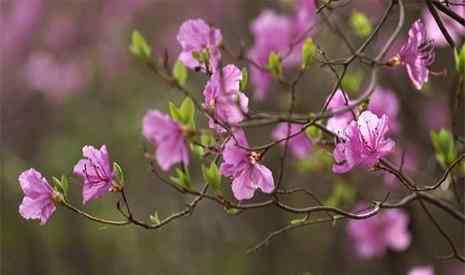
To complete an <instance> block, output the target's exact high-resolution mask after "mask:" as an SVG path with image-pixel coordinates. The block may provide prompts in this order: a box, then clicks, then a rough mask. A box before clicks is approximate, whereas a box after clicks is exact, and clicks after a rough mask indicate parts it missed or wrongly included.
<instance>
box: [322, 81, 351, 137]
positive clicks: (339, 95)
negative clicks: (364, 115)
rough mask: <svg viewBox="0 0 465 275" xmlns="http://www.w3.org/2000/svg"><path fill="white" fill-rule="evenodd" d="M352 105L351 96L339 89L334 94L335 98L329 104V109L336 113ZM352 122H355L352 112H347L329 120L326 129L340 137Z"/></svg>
mask: <svg viewBox="0 0 465 275" xmlns="http://www.w3.org/2000/svg"><path fill="white" fill-rule="evenodd" d="M326 100H327V102H328V100H330V98H329V97H328V99H326ZM350 103H351V102H350V99H349V95H348V94H347V93H346V92H344V91H342V90H340V89H339V90H337V91H336V92H335V93H334V95H333V97H332V98H331V100H330V101H329V102H328V109H329V110H330V111H332V112H335V111H338V110H340V109H342V108H344V107H346V106H347V105H349V104H350ZM352 120H354V116H353V114H352V112H351V111H346V112H344V113H341V114H337V115H334V116H333V117H331V118H330V119H328V122H327V123H326V128H327V129H328V130H330V131H331V132H333V133H336V134H338V135H340V134H341V133H342V132H343V131H344V129H345V128H346V127H347V126H348V125H349V123H350V122H351V121H352Z"/></svg>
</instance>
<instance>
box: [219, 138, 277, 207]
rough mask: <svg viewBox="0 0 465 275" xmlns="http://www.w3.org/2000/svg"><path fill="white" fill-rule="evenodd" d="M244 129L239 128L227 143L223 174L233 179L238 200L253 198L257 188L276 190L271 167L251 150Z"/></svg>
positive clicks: (233, 187) (221, 167)
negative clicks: (261, 161)
mask: <svg viewBox="0 0 465 275" xmlns="http://www.w3.org/2000/svg"><path fill="white" fill-rule="evenodd" d="M248 146H249V145H248V143H247V139H246V137H245V134H244V131H243V130H242V129H238V130H236V131H235V132H234V136H232V137H231V138H230V139H229V140H228V141H227V142H226V144H225V146H224V149H223V163H222V164H221V166H220V171H221V174H223V175H224V176H226V177H230V178H232V179H233V182H232V191H233V194H234V197H235V198H236V199H237V200H245V199H251V198H252V197H253V196H254V194H255V190H257V189H260V190H261V191H262V192H264V193H271V192H273V190H274V179H273V174H272V172H271V170H270V169H268V168H267V167H266V166H264V165H262V164H260V163H259V161H260V157H261V156H260V154H258V153H256V152H249V151H248V150H246V149H244V147H248Z"/></svg>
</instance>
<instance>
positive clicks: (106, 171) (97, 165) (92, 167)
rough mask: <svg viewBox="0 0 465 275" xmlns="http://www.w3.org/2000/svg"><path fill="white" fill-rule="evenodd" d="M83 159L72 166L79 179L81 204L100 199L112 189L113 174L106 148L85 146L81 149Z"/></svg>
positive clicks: (103, 146)
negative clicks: (81, 182)
mask: <svg viewBox="0 0 465 275" xmlns="http://www.w3.org/2000/svg"><path fill="white" fill-rule="evenodd" d="M82 155H83V156H84V158H83V159H81V160H79V162H78V163H77V164H76V165H75V166H74V169H73V172H74V174H75V175H77V176H79V177H81V179H82V181H83V184H82V203H83V204H86V203H87V202H88V201H90V200H93V199H97V198H100V197H102V196H103V195H104V194H105V193H107V192H109V191H110V189H111V188H112V184H113V178H114V176H115V173H114V172H113V169H112V166H111V162H110V155H109V154H108V150H107V147H106V146H105V145H102V147H100V149H97V148H95V147H93V146H90V145H86V146H84V147H82Z"/></svg>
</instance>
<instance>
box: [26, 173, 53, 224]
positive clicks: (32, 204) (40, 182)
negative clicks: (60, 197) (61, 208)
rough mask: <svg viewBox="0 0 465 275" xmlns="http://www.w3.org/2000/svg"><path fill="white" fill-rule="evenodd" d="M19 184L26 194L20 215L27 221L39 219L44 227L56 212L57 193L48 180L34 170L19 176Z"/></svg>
mask: <svg viewBox="0 0 465 275" xmlns="http://www.w3.org/2000/svg"><path fill="white" fill-rule="evenodd" d="M19 184H20V186H21V189H22V190H23V193H24V198H23V201H22V202H21V205H20V206H19V214H20V215H21V216H22V217H23V218H25V219H39V220H40V224H41V225H44V224H45V223H47V221H48V219H49V218H50V216H51V215H52V214H53V212H55V210H56V206H55V197H56V193H55V191H54V190H53V188H52V187H51V186H50V185H49V184H48V181H47V179H45V178H44V177H43V176H42V175H41V174H40V172H38V171H36V170H35V169H33V168H31V169H29V170H26V171H24V172H22V173H21V175H19Z"/></svg>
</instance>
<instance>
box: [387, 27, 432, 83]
mask: <svg viewBox="0 0 465 275" xmlns="http://www.w3.org/2000/svg"><path fill="white" fill-rule="evenodd" d="M434 59H435V54H434V45H433V42H432V41H431V40H429V39H428V37H427V36H426V29H425V26H424V24H423V22H422V21H421V19H418V20H417V21H415V22H414V23H413V25H412V27H411V28H410V30H409V32H408V40H407V43H405V44H404V45H403V46H402V48H401V49H400V52H399V54H398V55H397V56H396V57H395V60H396V61H397V62H399V63H400V64H403V65H405V67H406V69H407V73H408V75H409V77H410V80H411V81H412V82H413V85H414V86H415V88H416V89H417V90H421V88H422V87H423V84H425V83H426V82H428V77H429V66H430V65H431V64H433V62H434Z"/></svg>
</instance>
